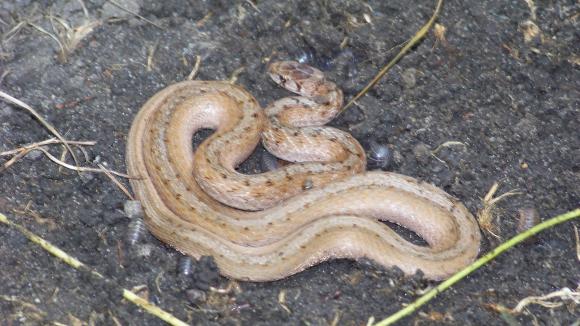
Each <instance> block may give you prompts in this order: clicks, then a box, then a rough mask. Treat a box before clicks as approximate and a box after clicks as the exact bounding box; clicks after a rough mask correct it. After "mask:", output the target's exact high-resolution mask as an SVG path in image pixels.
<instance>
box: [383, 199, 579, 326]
mask: <svg viewBox="0 0 580 326" xmlns="http://www.w3.org/2000/svg"><path fill="white" fill-rule="evenodd" d="M578 217H580V208H577V209H575V210H572V211H569V212H567V213H564V214H562V215H558V216H555V217H553V218H551V219H549V220H547V221H545V222H542V223H540V224H538V225H536V226H534V227H533V228H531V229H528V230H526V231H524V232H522V233H520V234H518V235H516V236H515V237H513V238H511V239H509V240H508V241H506V242H504V243H502V244H501V245H499V246H498V247H496V248H495V249H493V250H492V251H490V252H489V253H487V254H486V255H485V256H483V257H481V258H479V259H478V260H476V261H475V262H473V263H472V264H471V265H469V266H467V267H465V268H464V269H462V270H461V271H459V272H457V273H456V274H455V275H453V276H451V277H450V278H449V279H448V280H446V281H444V282H442V283H441V284H439V285H438V286H437V287H435V288H434V289H433V290H431V291H429V292H427V293H426V294H425V295H423V296H421V297H420V298H419V299H417V300H415V302H413V303H411V304H409V305H407V306H406V307H405V308H403V309H401V310H399V311H397V312H396V313H394V314H392V315H391V316H389V317H388V318H386V319H384V320H382V321H380V322H378V323H377V324H375V326H386V325H392V324H393V323H395V322H397V321H399V320H400V319H401V318H403V317H405V316H407V315H410V314H412V313H413V312H415V311H416V310H417V309H419V307H421V306H422V305H424V304H426V303H427V302H429V301H431V299H433V298H434V297H436V296H437V295H438V294H439V293H441V292H443V291H445V290H446V289H448V288H450V287H451V286H453V285H454V284H455V283H457V282H459V281H460V280H462V279H463V278H465V277H466V276H468V275H469V274H471V273H473V272H474V271H476V270H477V269H478V268H480V267H481V266H483V265H485V264H487V263H488V262H490V261H491V260H493V259H494V258H495V257H497V256H499V255H500V254H501V253H503V252H505V251H506V250H508V249H510V248H512V247H513V246H515V245H517V244H518V243H520V242H522V241H525V240H526V239H528V238H530V237H532V236H534V235H536V234H537V233H539V232H541V231H544V230H546V229H549V228H552V227H554V226H556V225H558V224H560V223H564V222H566V221H570V220H572V219H575V218H578Z"/></svg>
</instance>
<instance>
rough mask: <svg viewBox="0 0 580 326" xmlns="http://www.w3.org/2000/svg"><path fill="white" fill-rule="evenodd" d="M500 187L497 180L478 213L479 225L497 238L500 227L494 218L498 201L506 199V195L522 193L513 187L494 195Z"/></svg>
mask: <svg viewBox="0 0 580 326" xmlns="http://www.w3.org/2000/svg"><path fill="white" fill-rule="evenodd" d="M498 188H499V184H498V183H497V182H496V183H494V184H493V185H492V186H491V188H490V189H489V191H488V192H487V194H486V195H485V197H484V198H483V208H482V209H481V210H479V212H478V213H477V221H478V222H479V226H480V227H481V229H482V230H484V231H486V232H487V233H489V234H491V235H492V236H494V237H495V238H497V239H499V238H500V236H499V234H498V233H499V229H498V227H497V226H496V225H495V224H494V220H495V218H496V214H495V210H496V208H497V203H498V202H499V201H501V200H503V199H505V198H506V197H509V196H515V195H521V194H522V193H521V192H519V191H518V190H517V189H513V190H510V191H508V192H506V193H504V194H501V195H499V196H498V197H494V195H495V193H496V192H497V189H498Z"/></svg>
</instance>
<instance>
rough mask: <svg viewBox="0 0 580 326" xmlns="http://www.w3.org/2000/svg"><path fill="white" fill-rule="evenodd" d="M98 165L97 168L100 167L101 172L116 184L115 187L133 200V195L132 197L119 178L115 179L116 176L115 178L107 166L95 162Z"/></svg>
mask: <svg viewBox="0 0 580 326" xmlns="http://www.w3.org/2000/svg"><path fill="white" fill-rule="evenodd" d="M97 165H98V166H99V168H101V170H103V172H104V173H105V175H106V176H107V177H109V179H111V181H113V183H114V184H115V185H117V187H118V188H119V189H121V191H122V192H123V193H125V195H127V197H129V199H131V200H135V197H133V195H131V193H130V192H129V190H127V188H126V187H125V186H124V185H123V184H122V183H120V182H119V180H117V178H115V176H114V175H113V173H111V171H109V170H108V169H107V168H105V167H104V166H103V165H102V164H101V163H98V164H97Z"/></svg>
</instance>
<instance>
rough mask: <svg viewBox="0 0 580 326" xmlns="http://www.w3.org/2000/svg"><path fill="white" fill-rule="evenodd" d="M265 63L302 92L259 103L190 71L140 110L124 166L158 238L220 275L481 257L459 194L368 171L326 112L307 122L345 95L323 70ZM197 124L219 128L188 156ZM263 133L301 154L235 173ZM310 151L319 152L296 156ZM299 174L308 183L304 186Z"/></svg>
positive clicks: (431, 266)
mask: <svg viewBox="0 0 580 326" xmlns="http://www.w3.org/2000/svg"><path fill="white" fill-rule="evenodd" d="M270 73H271V75H272V76H273V78H274V79H275V80H276V81H277V82H279V83H281V84H286V85H283V86H285V87H287V88H290V89H291V90H293V91H300V93H301V94H302V95H306V96H307V97H308V98H303V97H294V98H292V99H290V100H288V99H283V100H280V101H278V102H275V103H274V104H273V105H272V106H270V107H269V108H268V109H266V112H265V113H264V112H263V111H262V109H261V108H260V106H259V105H258V103H257V101H256V100H255V99H254V98H253V97H252V96H251V95H250V94H249V93H248V92H246V91H245V90H244V89H243V88H241V87H238V86H234V85H231V84H228V83H225V82H219V81H186V82H181V83H177V84H174V85H171V86H169V87H167V88H165V89H164V90H162V91H160V92H159V93H157V94H156V95H154V96H153V97H152V98H151V99H150V100H149V101H148V102H147V103H146V104H145V105H144V106H143V107H142V109H141V110H140V112H139V113H138V114H137V116H136V118H135V121H134V122H133V125H132V127H131V131H130V133H129V137H128V143H127V165H128V170H129V173H130V174H131V175H133V176H137V177H138V179H132V180H131V185H132V187H133V190H134V191H135V194H136V196H137V198H138V199H139V200H140V201H141V202H142V204H143V207H144V210H145V213H146V223H147V226H148V228H149V229H150V230H151V232H152V233H153V234H154V235H155V236H156V237H158V238H159V239H161V240H162V241H164V242H166V243H168V244H170V245H172V246H173V247H175V248H176V249H178V250H179V251H181V252H184V253H186V254H189V255H191V256H194V257H200V256H202V255H208V256H213V257H214V258H215V260H216V263H217V264H218V266H219V268H220V271H221V273H222V274H223V275H225V276H228V277H231V278H236V279H244V280H252V281H268V280H275V279H280V278H284V277H286V276H289V275H292V274H294V273H297V272H299V271H301V270H303V269H305V268H307V267H309V266H312V265H314V264H316V263H318V262H320V261H324V260H328V259H332V258H354V259H356V258H361V257H366V258H369V259H372V260H374V261H375V262H377V263H379V264H381V265H383V266H385V267H390V266H398V267H399V268H401V269H402V270H403V271H404V272H405V273H414V272H416V271H417V270H418V269H421V270H422V271H423V273H424V274H425V276H426V277H428V278H431V279H442V278H445V277H447V276H449V275H450V274H452V273H454V272H456V271H457V270H459V269H461V268H462V267H464V266H465V265H467V264H468V263H469V262H471V261H472V260H473V259H474V258H475V257H476V256H477V253H478V250H479V242H480V233H479V228H478V225H477V222H476V221H475V219H474V218H473V216H472V215H471V214H470V213H469V212H468V211H467V209H466V208H465V207H464V206H463V205H462V204H461V203H459V202H458V201H456V200H455V199H453V198H452V197H451V196H449V195H448V194H446V193H445V192H444V191H442V190H440V189H438V188H436V187H433V186H431V185H429V184H426V183H422V182H418V181H417V180H415V179H413V178H410V177H406V176H403V175H399V174H395V173H388V172H364V171H363V170H364V163H365V159H364V152H363V150H362V148H361V146H360V145H359V144H358V143H357V142H356V141H355V140H354V138H352V137H351V136H350V135H348V134H346V133H344V132H342V131H340V130H337V129H333V128H329V127H321V126H318V125H321V124H323V123H325V122H327V121H328V120H330V119H332V117H330V116H331V115H332V114H328V116H329V117H322V118H318V120H316V119H313V121H314V122H312V123H309V122H307V121H306V122H305V121H304V118H303V117H304V116H305V114H308V113H309V112H315V111H316V110H319V109H321V110H323V111H324V110H331V111H332V110H335V111H336V112H338V108H339V107H340V103H341V102H342V94H341V93H340V90H338V88H336V86H334V84H332V83H330V82H328V81H326V80H325V79H324V77H323V76H322V73H320V72H319V71H318V70H316V69H314V68H311V67H308V66H305V65H300V64H297V63H292V62H284V63H278V64H276V65H273V66H272V68H271V71H270ZM309 76H310V77H312V78H310V77H309ZM280 77H281V79H280ZM281 81H284V82H281ZM294 83H297V84H299V85H300V86H298V87H299V88H300V89H297V88H296V86H295V85H297V84H294ZM293 87H294V89H292V88H293ZM294 104H296V105H294ZM302 104H304V105H306V107H302V108H301V107H300V105H302ZM284 106H286V107H284ZM337 106H338V107H337ZM283 111H287V112H288V115H287V116H286V115H284V114H285V113H281V112H283ZM292 112H294V113H292ZM333 114H335V113H333ZM266 115H268V116H269V117H270V118H269V119H267V118H266ZM307 125H308V127H305V126H307ZM312 125H314V126H312ZM201 128H213V129H216V131H215V132H214V133H213V134H212V135H211V136H210V137H209V138H208V139H206V140H205V141H204V142H203V143H202V144H201V145H199V146H198V148H197V149H196V151H195V155H194V152H193V148H192V136H193V134H194V133H195V132H196V131H197V130H199V129H201ZM260 132H264V134H269V135H268V136H267V137H266V138H267V140H265V141H264V142H265V147H266V148H269V149H270V150H272V151H273V152H276V154H277V155H281V156H283V158H284V159H286V160H290V161H294V162H302V163H293V164H290V165H287V166H284V167H282V168H280V169H277V170H274V171H271V172H268V173H263V174H257V175H243V174H241V173H238V172H237V171H236V170H235V167H236V166H237V165H238V164H239V163H240V162H242V161H243V160H244V159H245V158H246V157H247V156H248V155H250V153H251V152H252V151H253V149H254V148H255V146H256V145H257V143H258V142H259V141H260ZM285 137H287V138H285ZM317 144H318V145H317ZM320 144H322V145H320ZM293 148H294V149H293ZM317 148H318V149H317ZM328 148H330V149H331V150H328ZM285 149H288V152H290V153H292V151H294V152H295V154H300V153H302V154H303V156H300V155H298V156H293V155H292V154H287V153H286V152H284V150H285ZM279 151H282V152H283V153H279ZM313 159H315V160H319V162H304V161H309V160H313ZM196 178H198V180H199V183H198V181H196ZM305 182H309V183H310V182H311V184H312V185H314V188H313V189H311V190H308V191H304V190H303V189H302V188H303V187H304V184H305ZM214 198H217V199H219V201H218V200H216V199H214ZM269 206H271V207H269ZM266 207H269V208H266ZM380 220H388V221H391V222H394V223H397V224H400V225H402V226H404V227H406V228H408V229H410V230H412V231H413V232H415V233H417V234H418V235H420V236H421V237H422V238H423V239H424V240H425V241H426V242H427V243H428V244H429V246H417V245H414V244H412V243H410V242H408V241H407V240H405V239H403V238H402V237H401V236H399V235H398V234H396V233H395V232H394V231H392V230H391V229H390V228H389V227H388V226H386V225H385V224H383V223H382V222H380Z"/></svg>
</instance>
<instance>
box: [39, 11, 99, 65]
mask: <svg viewBox="0 0 580 326" xmlns="http://www.w3.org/2000/svg"><path fill="white" fill-rule="evenodd" d="M55 21H56V22H57V23H58V24H59V25H60V27H57V26H56V25H55V24H54V22H55ZM50 22H51V24H52V28H53V30H54V31H55V32H56V36H54V35H52V34H49V33H47V34H49V35H51V37H52V38H54V39H58V43H59V45H60V46H61V51H60V60H61V61H62V62H66V61H67V60H68V56H69V55H70V54H71V53H72V52H73V51H74V50H75V49H76V48H77V47H78V46H79V44H80V42H81V41H82V40H83V39H84V38H85V37H86V36H87V35H89V34H90V33H91V32H92V31H93V30H94V29H95V28H96V27H98V26H100V25H101V21H100V20H94V21H89V22H87V23H85V24H83V25H81V26H77V27H71V26H70V25H69V24H68V23H67V22H66V21H65V20H64V19H61V18H59V17H54V16H50ZM37 29H38V27H37Z"/></svg>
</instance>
